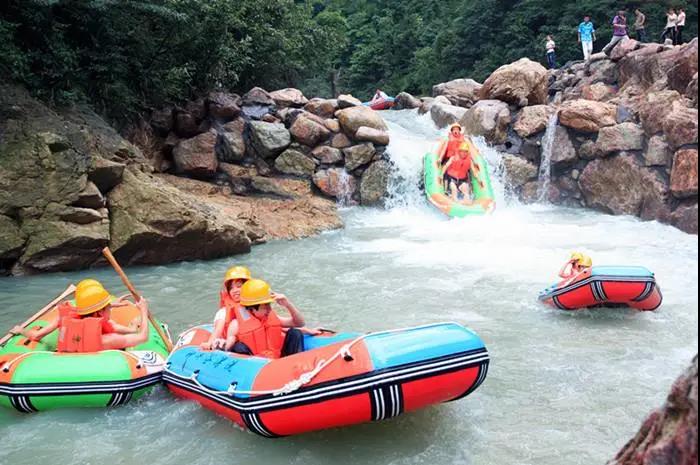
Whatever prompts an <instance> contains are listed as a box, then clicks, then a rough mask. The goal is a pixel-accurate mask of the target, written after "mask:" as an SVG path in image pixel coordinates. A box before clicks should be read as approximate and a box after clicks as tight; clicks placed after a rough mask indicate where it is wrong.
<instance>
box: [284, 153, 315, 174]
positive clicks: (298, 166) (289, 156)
mask: <svg viewBox="0 0 700 465" xmlns="http://www.w3.org/2000/svg"><path fill="white" fill-rule="evenodd" d="M275 169H276V170H277V171H279V172H280V173H284V174H290V175H292V176H300V177H310V176H311V175H312V174H313V173H314V171H315V170H316V162H315V161H314V160H313V158H310V157H308V156H306V155H304V154H303V153H302V152H299V151H298V150H294V149H287V150H285V151H284V152H282V155H280V156H279V157H277V159H276V160H275Z"/></svg>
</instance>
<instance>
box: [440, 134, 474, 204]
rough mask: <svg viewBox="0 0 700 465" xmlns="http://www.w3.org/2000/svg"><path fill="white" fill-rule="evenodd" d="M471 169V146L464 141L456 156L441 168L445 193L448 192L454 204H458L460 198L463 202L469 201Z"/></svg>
mask: <svg viewBox="0 0 700 465" xmlns="http://www.w3.org/2000/svg"><path fill="white" fill-rule="evenodd" d="M471 169H472V150H471V144H469V142H466V141H465V142H462V144H460V146H459V149H458V150H457V155H456V156H453V157H451V158H450V159H449V160H447V163H446V164H445V167H444V168H443V179H444V182H445V191H449V193H450V196H451V197H452V200H454V201H455V202H458V201H459V200H460V197H461V199H462V201H463V202H469V201H470V200H471V189H470V181H471V175H470V173H471ZM460 194H461V195H460Z"/></svg>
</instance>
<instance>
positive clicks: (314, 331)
mask: <svg viewBox="0 0 700 465" xmlns="http://www.w3.org/2000/svg"><path fill="white" fill-rule="evenodd" d="M307 333H308V334H310V335H311V336H320V335H321V334H323V333H324V331H323V330H322V329H321V328H309V329H307Z"/></svg>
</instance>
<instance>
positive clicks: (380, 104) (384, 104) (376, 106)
mask: <svg viewBox="0 0 700 465" xmlns="http://www.w3.org/2000/svg"><path fill="white" fill-rule="evenodd" d="M395 102H396V99H394V97H387V98H383V99H379V100H375V101H373V102H364V103H363V105H364V106H366V107H370V108H371V109H372V110H376V111H381V110H390V109H391V108H394V103H395Z"/></svg>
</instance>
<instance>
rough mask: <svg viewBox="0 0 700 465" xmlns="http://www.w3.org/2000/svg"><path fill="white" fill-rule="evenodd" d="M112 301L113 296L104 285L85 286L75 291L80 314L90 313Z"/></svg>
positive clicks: (77, 309) (77, 310) (77, 308)
mask: <svg viewBox="0 0 700 465" xmlns="http://www.w3.org/2000/svg"><path fill="white" fill-rule="evenodd" d="M111 303H112V296H111V295H110V294H109V292H107V291H106V290H105V289H104V288H103V287H102V286H96V285H92V286H83V287H82V288H81V289H77V290H76V291H75V306H76V312H77V313H78V315H90V314H92V313H95V312H99V311H100V310H102V309H104V308H105V307H107V306H108V305H109V304H111Z"/></svg>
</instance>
